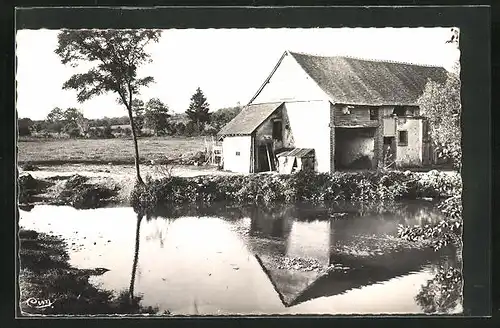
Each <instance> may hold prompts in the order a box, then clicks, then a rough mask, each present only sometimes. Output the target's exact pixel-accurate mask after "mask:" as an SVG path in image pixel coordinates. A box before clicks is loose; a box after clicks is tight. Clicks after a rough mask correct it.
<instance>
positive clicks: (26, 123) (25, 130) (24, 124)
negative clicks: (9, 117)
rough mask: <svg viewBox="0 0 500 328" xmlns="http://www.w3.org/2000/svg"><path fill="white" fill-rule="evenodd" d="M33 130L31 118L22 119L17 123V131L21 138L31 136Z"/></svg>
mask: <svg viewBox="0 0 500 328" xmlns="http://www.w3.org/2000/svg"><path fill="white" fill-rule="evenodd" d="M32 128H33V121H32V120H31V119H30V118H21V119H19V120H18V121H17V131H18V133H19V136H30V135H31V129H32Z"/></svg>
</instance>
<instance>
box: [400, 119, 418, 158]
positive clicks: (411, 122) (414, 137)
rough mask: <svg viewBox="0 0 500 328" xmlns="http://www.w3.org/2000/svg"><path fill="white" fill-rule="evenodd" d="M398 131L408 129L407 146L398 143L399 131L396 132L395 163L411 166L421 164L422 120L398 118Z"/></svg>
mask: <svg viewBox="0 0 500 328" xmlns="http://www.w3.org/2000/svg"><path fill="white" fill-rule="evenodd" d="M397 130H398V131H408V146H400V145H399V132H398V133H397V138H398V140H397V144H398V149H397V155H396V156H397V159H396V165H400V166H407V165H409V166H413V165H417V166H419V165H422V132H423V131H422V120H421V119H410V118H399V119H398V126H397Z"/></svg>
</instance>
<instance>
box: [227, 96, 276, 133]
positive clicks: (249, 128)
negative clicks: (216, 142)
mask: <svg viewBox="0 0 500 328" xmlns="http://www.w3.org/2000/svg"><path fill="white" fill-rule="evenodd" d="M281 104H283V103H282V102H276V103H266V104H253V105H248V106H246V107H245V108H243V109H242V110H241V112H240V113H239V114H238V115H236V117H235V118H233V119H232V120H231V121H230V122H229V123H227V124H226V125H225V126H224V127H223V128H222V130H220V132H219V133H218V135H219V136H227V135H249V134H252V133H253V132H254V131H255V130H256V129H257V128H258V127H259V126H260V125H261V124H262V122H264V121H265V120H266V119H267V118H268V117H269V116H270V115H271V114H272V113H273V112H274V111H275V110H276V109H277V108H278V107H280V106H281Z"/></svg>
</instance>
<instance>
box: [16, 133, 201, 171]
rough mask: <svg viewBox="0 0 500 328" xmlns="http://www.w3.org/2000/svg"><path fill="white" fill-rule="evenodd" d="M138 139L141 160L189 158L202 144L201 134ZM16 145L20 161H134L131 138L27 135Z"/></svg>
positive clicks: (45, 162)
mask: <svg viewBox="0 0 500 328" xmlns="http://www.w3.org/2000/svg"><path fill="white" fill-rule="evenodd" d="M138 142H139V149H140V155H141V161H142V162H150V161H152V160H153V161H156V162H165V161H172V162H176V163H182V162H183V161H185V162H189V161H190V160H192V158H193V157H195V156H196V154H197V153H198V152H203V151H204V147H205V144H204V139H203V138H202V137H165V138H156V137H151V138H139V140H138ZM18 148H19V154H18V161H19V162H20V163H21V164H22V163H32V164H38V165H42V164H45V165H56V164H65V163H88V164H108V163H113V164H132V163H134V153H133V152H134V148H133V143H132V140H131V139H122V138H115V139H29V140H24V141H23V140H20V141H19V142H18Z"/></svg>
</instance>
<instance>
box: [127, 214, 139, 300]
mask: <svg viewBox="0 0 500 328" xmlns="http://www.w3.org/2000/svg"><path fill="white" fill-rule="evenodd" d="M141 221H142V216H141V215H137V227H136V230H135V251H134V263H133V264H132V275H131V277H130V288H129V295H130V298H129V299H130V302H132V300H133V299H134V285H135V273H136V271H137V262H138V260H139V242H140V234H139V231H140V228H141Z"/></svg>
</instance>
